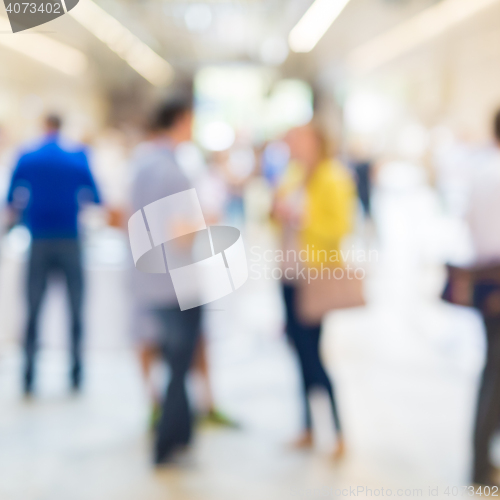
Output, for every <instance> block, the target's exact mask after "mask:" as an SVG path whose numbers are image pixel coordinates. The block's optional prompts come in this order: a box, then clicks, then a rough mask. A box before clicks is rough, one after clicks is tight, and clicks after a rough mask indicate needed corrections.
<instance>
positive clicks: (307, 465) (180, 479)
mask: <svg viewBox="0 0 500 500" xmlns="http://www.w3.org/2000/svg"><path fill="white" fill-rule="evenodd" d="M375 211H376V222H377V232H378V240H377V241H378V242H377V250H378V252H379V258H378V260H377V261H376V262H373V263H372V264H371V274H370V280H369V283H368V296H369V305H368V306H367V307H366V308H364V309H360V310H351V311H342V312H336V313H333V314H331V315H330V317H329V318H328V319H327V321H326V323H325V334H324V339H323V340H324V343H323V353H324V356H325V360H326V361H327V365H328V368H329V370H330V371H331V374H332V376H333V378H334V380H335V384H336V391H337V396H338V404H339V407H340V412H341V417H342V421H343V425H344V429H345V438H346V441H347V446H348V455H347V457H346V459H345V460H344V462H343V463H341V464H337V465H336V464H333V463H332V462H331V461H330V460H329V459H328V458H327V456H326V455H325V454H324V453H323V452H322V451H321V448H324V446H323V447H322V445H324V442H325V441H326V440H328V439H329V436H328V432H327V427H328V426H327V425H325V415H324V414H322V413H321V411H320V410H321V407H322V406H321V404H320V403H321V399H320V398H317V400H316V402H315V408H318V410H317V411H316V412H315V418H316V420H317V421H318V422H319V431H318V433H319V436H320V443H319V448H320V449H319V450H318V451H316V452H313V453H305V452H297V451H291V450H290V449H288V448H287V446H286V443H287V442H288V441H289V440H291V439H293V437H294V436H295V435H296V434H297V432H298V431H299V429H300V398H299V379H298V374H297V367H296V364H295V360H294V357H293V354H292V352H291V351H290V349H289V347H288V345H287V344H286V341H285V339H284V336H283V333H282V320H281V318H282V305H281V303H280V298H279V294H278V285H277V283H275V282H272V281H270V280H268V281H266V280H260V281H255V280H250V281H249V282H248V283H247V284H246V285H245V286H244V288H243V289H241V290H240V291H238V292H237V293H236V294H233V295H232V296H229V297H228V298H226V299H223V300H221V301H220V302H219V303H217V304H213V305H211V306H210V307H209V309H210V310H209V311H207V313H206V334H207V338H208V339H209V346H210V347H209V348H210V360H211V367H212V382H213V390H214V395H215V399H216V401H217V403H218V405H219V407H220V408H221V409H222V410H224V411H225V412H226V413H227V414H228V415H230V416H231V417H233V418H234V419H236V420H238V421H239V422H241V424H242V430H238V431H235V430H220V429H202V430H200V432H199V433H198V435H197V438H196V441H195V443H194V450H193V456H194V462H195V463H194V465H192V466H191V467H188V468H186V469H181V470H179V469H176V470H166V471H161V472H155V471H153V469H152V468H151V467H150V463H149V445H150V443H149V437H148V434H147V431H146V428H147V424H146V422H147V418H148V404H147V398H146V396H145V394H144V388H143V386H142V382H141V379H140V374H139V369H138V366H137V363H136V360H135V358H134V355H133V352H132V350H131V348H130V343H129V341H128V333H127V310H128V308H127V292H126V291H127V282H126V272H125V271H124V269H123V266H122V265H121V264H120V259H119V258H118V257H116V256H117V255H119V252H120V251H122V250H123V246H120V245H122V244H123V236H120V235H117V234H114V233H112V232H111V233H108V234H105V235H101V237H99V238H96V239H95V240H93V241H91V242H90V248H89V251H88V255H89V257H88V262H89V265H88V301H87V314H86V317H87V321H86V324H87V332H88V335H87V350H88V367H87V385H86V389H85V392H84V394H83V395H82V396H79V397H71V396H69V395H68V393H67V390H66V357H65V350H64V345H65V338H64V326H65V324H64V302H63V298H62V293H61V290H58V289H57V287H56V288H54V289H53V290H52V292H51V296H50V297H49V299H48V300H47V307H46V310H45V314H44V318H43V339H44V349H43V351H42V354H41V359H40V366H39V373H40V377H39V395H38V397H37V398H36V399H35V400H33V401H29V402H26V401H24V400H23V399H22V398H21V397H20V390H19V372H20V367H21V365H20V359H21V358H20V352H19V348H18V343H17V339H18V338H19V333H20V330H21V328H22V319H23V309H22V267H23V266H22V260H21V257H20V256H21V255H22V252H21V250H22V246H23V245H22V237H20V238H17V239H16V240H15V241H10V242H9V241H4V244H3V247H2V257H1V261H0V327H1V331H0V348H1V350H0V388H1V389H0V499H1V500H80V499H81V500H99V499H103V500H114V499H119V500H129V499H130V500H149V499H165V498H172V499H176V500H177V499H207V500H210V499H214V500H215V499H217V500H225V499H228V500H229V499H242V500H243V499H247V498H248V499H252V500H253V499H258V500H261V499H273V500H274V499H281V498H284V499H285V498H299V499H307V500H315V499H321V498H333V497H334V496H349V495H350V496H354V495H352V494H350V493H352V491H353V490H349V491H348V490H345V488H350V487H352V488H354V487H358V486H359V487H360V488H364V489H363V490H361V489H360V490H359V492H358V495H357V496H364V497H366V496H369V497H370V496H375V495H376V493H373V492H372V493H371V494H370V492H367V491H366V488H372V489H380V488H382V487H383V488H384V489H385V490H384V491H385V494H380V491H379V495H381V496H390V495H389V493H388V492H387V488H391V493H392V496H428V495H429V487H432V488H436V487H438V488H439V490H438V494H439V496H443V495H444V493H445V488H446V486H448V485H449V486H453V485H465V484H467V483H468V480H469V477H468V470H469V462H470V436H471V425H472V418H473V411H474V399H475V394H476V391H477V383H478V375H479V372H480V370H481V366H482V363H483V356H484V339H483V332H482V327H481V323H480V321H479V318H478V317H477V315H476V314H475V313H474V312H473V311H470V310H466V309H461V308H456V307H452V306H448V305H445V304H442V303H440V302H439V300H438V298H437V297H438V293H439V289H440V286H441V284H442V280H443V274H442V269H441V267H440V266H439V263H440V262H441V261H443V259H444V258H445V257H446V255H447V248H448V246H449V245H450V241H452V240H453V239H452V238H451V237H450V236H449V235H450V234H451V233H450V232H451V230H452V226H453V223H452V222H451V221H449V220H447V218H445V217H444V216H443V215H442V214H441V211H440V208H439V203H438V201H437V198H436V195H435V194H434V193H433V192H432V191H430V190H429V189H428V188H426V187H423V186H420V187H419V186H418V185H412V186H397V188H390V187H387V186H386V187H384V188H381V189H379V191H378V192H377V194H376V199H375ZM258 234H259V238H260V239H258V241H257V240H256V238H257V237H256V236H255V234H254V232H252V231H250V232H249V233H248V234H247V235H246V236H247V238H248V239H250V240H251V241H252V243H255V242H256V241H257V242H258V243H261V244H263V243H264V241H265V240H264V239H262V234H261V233H258ZM16 245H17V246H16ZM120 248H121V249H122V250H120ZM316 403H317V404H316ZM400 488H401V489H402V490H401V492H400V493H398V490H399V489H400ZM420 488H422V494H421V495H420V493H419V491H418V489H420ZM339 489H344V491H336V490H339ZM444 497H446V496H445V495H444Z"/></svg>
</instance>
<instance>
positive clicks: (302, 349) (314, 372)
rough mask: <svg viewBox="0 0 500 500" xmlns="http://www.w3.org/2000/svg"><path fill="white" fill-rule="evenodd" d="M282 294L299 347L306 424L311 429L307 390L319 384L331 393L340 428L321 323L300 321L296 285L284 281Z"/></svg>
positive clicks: (292, 336) (291, 334) (293, 338)
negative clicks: (322, 348)
mask: <svg viewBox="0 0 500 500" xmlns="http://www.w3.org/2000/svg"><path fill="white" fill-rule="evenodd" d="M283 297H284V299H285V307H286V332H287V335H288V338H289V339H290V340H291V341H292V343H293V345H294V346H295V349H296V350H297V354H298V357H299V362H300V368H301V371H302V383H303V396H304V407H305V424H306V428H307V429H311V410H310V408H309V399H308V394H309V391H310V390H311V389H312V388H315V387H317V388H323V389H325V390H326V392H327V394H328V395H329V397H330V401H331V404H332V411H333V418H334V421H335V428H336V429H337V432H340V430H341V429H340V419H339V415H338V411H337V405H336V404H335V398H334V395H333V388H332V384H331V382H330V379H329V378H328V375H327V373H326V371H325V369H324V367H323V363H322V361H321V357H320V353H319V342H320V334H321V325H317V326H308V325H304V324H302V323H301V322H300V320H299V318H298V317H297V311H296V307H295V300H296V299H295V297H296V290H295V288H294V287H292V286H288V285H284V286H283Z"/></svg>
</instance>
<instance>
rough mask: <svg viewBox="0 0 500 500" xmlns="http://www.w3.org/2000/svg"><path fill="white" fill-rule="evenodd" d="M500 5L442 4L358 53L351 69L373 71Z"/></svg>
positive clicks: (491, 0)
mask: <svg viewBox="0 0 500 500" xmlns="http://www.w3.org/2000/svg"><path fill="white" fill-rule="evenodd" d="M498 2H499V0H443V1H442V2H440V3H438V4H436V5H434V6H432V7H429V8H428V9H426V10H424V11H423V12H421V13H420V14H417V15H416V16H414V17H412V18H411V19H410V20H408V21H404V22H403V23H401V24H399V25H398V26H396V27H395V28H393V29H391V30H389V31H387V32H386V33H383V34H382V35H380V36H378V37H376V38H374V39H372V40H370V41H369V42H367V43H365V44H364V45H361V46H360V47H358V48H357V49H355V50H354V51H353V52H351V54H350V55H349V56H348V59H347V62H348V65H349V67H350V68H351V69H352V70H353V71H354V72H358V73H367V72H369V71H372V70H374V69H375V68H378V67H379V66H382V65H383V64H385V63H387V62H389V61H391V60H393V59H396V58H397V57H399V56H400V55H402V54H404V53H405V52H408V51H409V50H412V49H414V48H415V47H417V46H419V45H421V44H423V43H425V42H428V41H429V40H431V39H432V38H435V37H437V36H439V35H441V34H442V33H444V32H445V31H447V30H448V29H450V28H453V27H454V26H456V25H457V24H459V23H461V22H462V21H465V20H467V19H468V18H469V17H471V16H473V15H474V14H477V13H478V12H480V11H481V10H484V9H486V8H487V7H490V6H492V5H494V4H496V3H498Z"/></svg>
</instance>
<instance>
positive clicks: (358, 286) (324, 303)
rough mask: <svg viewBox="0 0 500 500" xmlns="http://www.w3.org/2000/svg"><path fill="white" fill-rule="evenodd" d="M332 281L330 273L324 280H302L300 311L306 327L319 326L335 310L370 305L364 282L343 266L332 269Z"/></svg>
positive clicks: (298, 301)
mask: <svg viewBox="0 0 500 500" xmlns="http://www.w3.org/2000/svg"><path fill="white" fill-rule="evenodd" d="M331 271H332V275H331V277H330V278H328V273H326V270H325V272H324V275H323V279H321V277H318V279H315V280H310V282H309V283H308V282H307V281H306V280H301V281H299V283H298V289H297V303H296V307H297V312H298V315H299V318H300V320H301V321H302V322H303V323H304V324H308V325H318V324H320V323H321V320H322V319H323V316H325V314H326V313H328V312H329V311H332V310H334V309H346V308H351V307H361V306H364V305H366V301H365V297H364V291H363V282H364V280H363V279H358V278H356V277H355V276H354V272H353V270H352V268H351V269H350V272H348V271H347V270H346V269H344V268H342V267H338V268H335V269H331Z"/></svg>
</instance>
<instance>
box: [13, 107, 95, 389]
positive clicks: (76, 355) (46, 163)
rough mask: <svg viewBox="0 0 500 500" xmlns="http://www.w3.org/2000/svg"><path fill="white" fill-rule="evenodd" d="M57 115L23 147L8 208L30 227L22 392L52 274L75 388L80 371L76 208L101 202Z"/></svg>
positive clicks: (29, 383) (29, 377)
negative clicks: (57, 278) (60, 284)
mask: <svg viewBox="0 0 500 500" xmlns="http://www.w3.org/2000/svg"><path fill="white" fill-rule="evenodd" d="M60 129H61V119H60V118H59V117H58V116H55V115H50V116H48V117H47V118H46V119H45V132H46V133H45V136H44V138H43V139H42V141H41V142H40V143H39V144H38V145H37V146H36V147H35V148H33V149H31V150H29V151H26V152H24V153H23V154H22V155H21V157H20V158H19V161H18V163H17V166H16V168H15V170H14V173H13V175H12V180H11V184H10V188H9V193H8V199H7V201H8V204H9V206H10V208H11V210H12V211H13V212H14V213H15V214H16V215H17V216H18V217H19V218H20V219H21V220H22V222H23V223H24V224H25V225H26V226H27V227H28V229H29V231H30V233H31V237H32V244H31V252H30V257H29V264H28V283H27V285H28V286H27V295H28V322H27V327H26V334H25V344H24V349H25V367H24V391H25V394H26V395H30V394H31V393H32V392H33V383H34V364H35V354H36V350H37V339H38V330H37V322H38V316H39V312H40V305H41V303H42V299H43V296H44V294H45V290H46V287H47V282H48V279H49V277H50V276H51V275H53V274H59V275H62V276H63V277H64V278H65V280H66V285H67V289H68V295H69V302H70V308H71V374H70V378H71V386H72V388H73V390H79V389H80V385H81V376H82V359H81V358H82V356H81V344H82V323H81V309H82V298H83V270H82V261H81V250H80V242H79V235H78V212H79V211H80V209H81V207H82V205H83V204H85V203H86V202H93V203H100V199H99V194H98V191H97V188H96V185H95V182H94V179H93V177H92V174H91V172H90V168H89V164H88V160H87V156H86V154H85V152H84V150H83V147H79V148H76V149H75V148H72V149H68V148H65V147H64V146H63V145H62V142H61V138H60V134H59V132H60Z"/></svg>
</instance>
